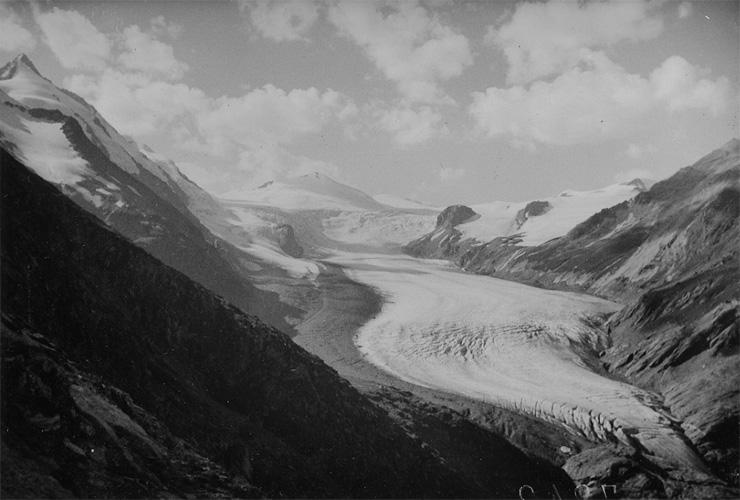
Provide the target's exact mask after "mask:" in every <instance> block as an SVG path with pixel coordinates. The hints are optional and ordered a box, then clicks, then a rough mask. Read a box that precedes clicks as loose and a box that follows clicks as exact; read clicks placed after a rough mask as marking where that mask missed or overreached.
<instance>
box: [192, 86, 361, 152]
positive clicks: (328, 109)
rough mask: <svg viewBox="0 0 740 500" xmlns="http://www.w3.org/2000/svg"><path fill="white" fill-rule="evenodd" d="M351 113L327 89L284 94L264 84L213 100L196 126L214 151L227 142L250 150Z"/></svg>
mask: <svg viewBox="0 0 740 500" xmlns="http://www.w3.org/2000/svg"><path fill="white" fill-rule="evenodd" d="M355 113H356V108H355V106H354V104H352V103H351V102H349V101H348V100H347V99H346V98H345V97H344V96H342V95H341V94H340V93H338V92H336V91H334V90H331V89H328V90H326V91H325V92H324V93H320V92H319V91H318V90H317V89H316V88H313V87H312V88H309V89H306V90H303V89H293V90H291V91H290V92H285V91H284V90H281V89H278V88H276V87H274V86H272V85H265V86H264V87H263V88H260V89H255V90H253V91H251V92H249V93H248V94H245V95H243V96H241V97H237V98H232V97H221V98H219V99H216V100H214V101H213V103H212V105H211V109H210V110H209V111H208V112H207V113H205V114H203V115H201V116H200V117H199V120H198V123H199V129H200V132H201V134H202V135H203V136H204V137H206V138H207V140H208V141H209V142H210V143H211V144H214V145H216V146H217V149H218V148H220V147H223V146H224V145H225V144H227V143H228V144H230V145H232V146H248V147H253V146H255V145H275V144H287V143H291V142H293V141H294V140H295V139H296V138H298V137H299V136H302V135H305V134H311V133H317V132H319V131H320V130H321V129H323V128H324V127H325V126H327V125H328V124H329V123H330V122H332V121H336V120H343V119H346V118H348V117H350V116H352V115H353V114H355Z"/></svg>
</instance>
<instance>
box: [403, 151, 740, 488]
mask: <svg viewBox="0 0 740 500" xmlns="http://www.w3.org/2000/svg"><path fill="white" fill-rule="evenodd" d="M739 200H740V140H738V139H733V140H731V141H730V142H729V143H727V144H726V145H725V146H723V147H722V148H720V149H718V150H716V151H714V152H712V153H711V154H709V155H707V156H705V157H704V158H702V159H700V160H699V161H697V162H696V163H695V164H694V165H692V166H689V167H686V168H683V169H682V170H680V171H679V172H677V173H676V174H675V175H673V176H672V177H670V178H668V179H666V180H664V181H662V182H658V183H656V184H655V185H653V186H652V188H651V189H649V190H645V191H644V192H642V193H640V194H638V195H637V196H635V197H634V198H633V199H631V200H628V201H624V202H622V203H619V204H617V205H615V206H613V207H610V208H606V209H604V210H601V211H600V212H598V213H596V214H594V215H593V216H592V217H590V218H588V219H587V220H586V221H585V222H583V223H581V224H579V225H577V226H576V227H574V228H573V229H572V230H571V231H570V232H568V233H567V234H566V235H564V236H563V237H560V238H556V239H553V240H550V241H548V242H545V243H544V244H541V245H537V246H524V245H521V244H520V240H519V239H517V238H511V237H498V238H495V239H493V240H492V241H486V242H470V241H469V240H465V239H464V238H461V231H460V230H459V229H452V230H449V231H448V234H447V235H446V236H445V238H438V239H437V240H436V241H435V240H432V238H430V237H429V236H425V237H423V238H421V239H419V240H417V241H414V242H411V243H410V244H408V245H407V246H406V251H407V252H409V253H411V254H413V255H415V256H418V257H435V258H447V259H450V260H453V261H455V262H456V263H458V264H459V265H460V266H461V267H462V268H463V269H464V270H466V271H468V272H472V273H477V274H485V275H489V276H494V277H499V278H504V279H510V280H516V281H521V282H524V283H528V284H532V285H536V286H540V287H546V288H555V289H563V290H573V291H579V292H587V293H591V294H594V295H599V296H602V297H605V298H609V299H612V300H616V301H618V302H621V303H624V304H626V307H625V308H623V309H622V310H621V311H620V312H618V313H616V314H615V315H614V316H613V317H612V318H610V320H609V322H608V323H607V325H606V327H607V328H608V330H609V332H610V347H609V348H608V349H606V350H605V351H603V352H601V353H598V355H599V356H600V357H601V361H602V367H603V368H604V369H606V370H608V371H609V372H610V373H612V374H613V375H614V376H618V377H624V378H625V379H627V380H629V381H630V382H633V383H636V384H637V385H640V386H644V387H649V388H651V389H654V390H656V391H657V392H658V393H660V394H662V395H663V397H664V398H665V404H666V406H667V407H668V408H670V410H671V412H672V413H673V414H674V415H676V416H677V417H678V418H680V419H681V420H682V426H683V428H684V430H685V432H686V435H687V436H688V437H689V438H690V439H691V441H692V442H693V443H694V444H695V445H696V446H697V448H698V449H699V450H700V452H701V454H702V455H703V457H704V459H705V460H706V461H707V463H708V464H710V466H711V467H712V468H713V469H714V470H715V472H717V473H718V474H720V476H722V477H724V478H725V479H727V480H729V481H731V482H732V483H734V484H736V485H737V484H738V463H739V462H738V445H737V443H738V428H739V425H740V421H739V420H738V419H739V416H740V414H739V411H740V408H738V405H737V400H738V395H739V390H740V378H739V377H740V370H738V361H739V357H738V305H739V303H740V302H739V300H740V270H739V269H738V265H739V256H740V229H739V224H740V222H739V219H740V208H739Z"/></svg>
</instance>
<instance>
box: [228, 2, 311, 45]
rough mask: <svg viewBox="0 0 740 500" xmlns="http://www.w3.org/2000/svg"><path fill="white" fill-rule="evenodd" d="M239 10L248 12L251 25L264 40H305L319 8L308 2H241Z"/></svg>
mask: <svg viewBox="0 0 740 500" xmlns="http://www.w3.org/2000/svg"><path fill="white" fill-rule="evenodd" d="M239 6H240V9H242V10H244V9H247V10H248V11H249V18H250V20H251V21H252V25H253V26H254V27H255V28H256V29H257V30H258V31H259V32H260V33H261V34H262V36H264V37H266V38H271V39H273V40H275V41H278V42H281V41H283V40H289V41H295V40H306V38H305V36H304V35H305V34H306V32H307V31H308V30H309V29H310V28H311V26H313V25H314V23H315V22H316V20H317V19H318V17H319V6H318V4H317V3H315V2H313V1H310V0H278V1H276V0H260V1H257V2H253V1H242V2H240V4H239Z"/></svg>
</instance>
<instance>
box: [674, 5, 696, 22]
mask: <svg viewBox="0 0 740 500" xmlns="http://www.w3.org/2000/svg"><path fill="white" fill-rule="evenodd" d="M693 12H694V6H693V5H691V2H681V3H680V4H679V5H678V17H679V18H680V19H686V18H687V17H689V16H690V15H691V14H692V13H693Z"/></svg>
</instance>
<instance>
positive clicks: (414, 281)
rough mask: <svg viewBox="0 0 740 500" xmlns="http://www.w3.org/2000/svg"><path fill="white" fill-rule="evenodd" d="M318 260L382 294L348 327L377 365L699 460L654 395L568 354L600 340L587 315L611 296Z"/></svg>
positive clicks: (676, 458) (389, 264)
mask: <svg viewBox="0 0 740 500" xmlns="http://www.w3.org/2000/svg"><path fill="white" fill-rule="evenodd" d="M330 261H331V262H332V263H336V264H340V265H342V266H344V267H345V269H346V270H347V272H348V274H349V275H350V277H351V278H353V279H355V280H357V281H359V282H361V283H365V284H367V285H370V286H373V287H375V288H376V289H377V290H378V291H379V292H380V293H381V294H382V295H383V296H384V298H385V304H384V306H383V308H382V310H381V312H380V314H379V315H378V316H377V317H375V318H374V319H372V320H371V321H370V322H368V323H366V324H365V325H364V326H363V327H362V328H361V329H360V331H359V333H358V335H357V337H356V344H357V346H358V348H359V349H360V350H361V352H362V353H363V354H364V355H365V356H366V358H367V359H368V360H369V361H370V362H372V363H373V364H375V365H377V366H379V367H380V368H382V369H384V370H386V371H388V372H390V373H392V374H393V375H395V376H397V377H399V378H401V379H403V380H406V381H408V382H412V383H415V384H419V385H422V386H425V387H431V388H435V389H441V390H444V391H449V392H453V393H458V394H462V395H466V396H469V397H473V398H477V399H481V400H484V401H488V402H491V403H494V404H497V405H500V406H503V407H507V408H511V409H515V410H518V411H522V412H525V413H530V414H532V415H535V416H537V417H540V418H544V419H546V420H550V421H553V422H557V423H560V424H563V425H565V426H566V427H568V428H569V429H570V430H572V431H574V432H579V433H583V434H584V435H585V436H587V437H589V438H590V439H595V440H599V439H601V440H607V439H618V440H620V441H623V442H626V443H629V442H633V440H637V441H639V442H640V443H641V444H642V445H643V446H645V448H646V449H648V450H650V451H651V452H653V453H655V455H656V456H658V457H663V458H666V459H667V460H669V461H672V462H678V463H681V464H683V465H689V466H695V467H698V468H701V465H700V462H699V460H698V459H697V458H696V456H695V455H694V453H693V452H692V451H691V450H690V449H689V448H688V447H687V446H686V445H685V443H684V442H683V440H682V439H681V437H680V436H679V435H678V434H677V433H676V432H675V431H674V430H673V429H672V425H673V424H672V422H671V420H670V418H669V417H668V416H667V415H666V414H665V413H664V412H663V411H661V409H660V404H659V401H657V400H656V399H655V397H654V396H652V395H651V394H649V393H647V392H645V391H642V390H640V389H638V388H635V387H633V386H630V385H627V384H623V383H620V382H616V381H613V380H610V379H607V378H605V377H602V376H600V375H598V374H596V373H594V372H593V371H592V370H590V369H589V368H588V367H586V365H585V364H584V362H583V361H582V360H581V358H580V357H579V353H581V352H585V351H587V350H591V351H593V350H599V349H601V348H603V345H602V342H603V340H604V339H603V338H602V335H603V334H601V333H600V332H599V331H598V330H597V329H596V328H594V327H592V326H589V324H590V321H589V319H595V318H597V317H599V316H602V315H604V314H606V313H610V312H614V311H615V310H617V309H618V308H619V306H618V305H617V304H615V303H612V302H608V301H605V300H602V299H598V298H595V297H591V296H585V295H578V294H572V293H565V292H556V291H548V290H541V289H537V288H532V287H528V286H525V285H521V284H518V283H512V282H508V281H502V280H497V279H493V278H490V277H484V276H474V275H469V274H465V273H462V272H460V271H458V270H457V269H455V268H453V267H452V266H450V265H449V264H448V263H443V262H442V261H418V260H415V259H412V258H410V257H406V256H400V255H395V256H390V255H388V256H379V255H372V254H366V255H360V254H348V253H345V254H339V253H338V254H336V256H335V257H333V258H332V259H330Z"/></svg>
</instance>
